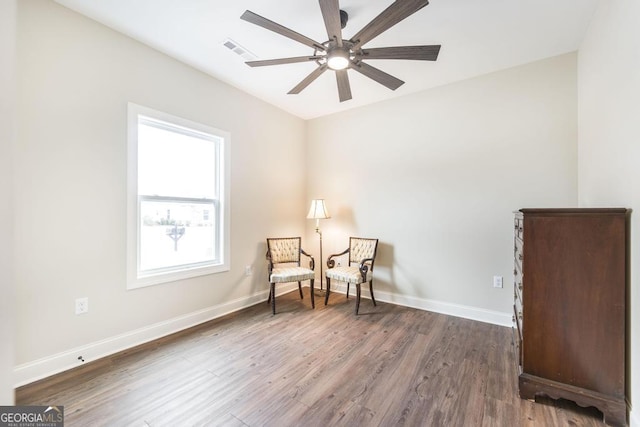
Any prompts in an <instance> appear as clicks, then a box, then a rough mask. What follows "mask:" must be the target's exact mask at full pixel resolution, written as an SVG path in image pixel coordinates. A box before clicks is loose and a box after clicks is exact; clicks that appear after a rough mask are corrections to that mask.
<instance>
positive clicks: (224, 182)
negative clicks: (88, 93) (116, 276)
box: [127, 103, 229, 289]
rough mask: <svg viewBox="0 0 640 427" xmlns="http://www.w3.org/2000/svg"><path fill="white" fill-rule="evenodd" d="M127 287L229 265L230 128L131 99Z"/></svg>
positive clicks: (144, 284) (201, 273)
mask: <svg viewBox="0 0 640 427" xmlns="http://www.w3.org/2000/svg"><path fill="white" fill-rule="evenodd" d="M128 125H129V156H128V161H129V167H128V188H129V191H128V193H129V199H128V267H127V270H128V280H127V287H128V288H130V289H131V288H138V287H142V286H148V285H154V284H158V283H164V282H170V281H175V280H179V279H184V278H188V277H195V276H200V275H204V274H211V273H216V272H220V271H227V270H229V202H228V197H229V155H228V153H229V147H228V145H229V134H228V133H226V132H222V131H220V130H217V129H214V128H211V127H209V126H206V125H202V124H198V123H194V122H191V121H188V120H185V119H181V118H179V117H174V116H171V115H169V114H166V113H162V112H159V111H155V110H152V109H150V108H146V107H142V106H139V105H135V104H132V103H130V104H129V123H128Z"/></svg>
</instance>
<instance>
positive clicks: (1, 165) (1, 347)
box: [0, 0, 16, 406]
mask: <svg viewBox="0 0 640 427" xmlns="http://www.w3.org/2000/svg"><path fill="white" fill-rule="evenodd" d="M15 31H16V2H15V0H5V1H2V2H0V58H1V60H0V63H1V64H2V66H0V152H2V153H3V154H2V155H0V200H1V202H0V236H2V237H1V238H0V293H1V295H2V296H1V297H0V343H1V344H0V406H2V405H13V363H14V354H13V353H14V345H13V340H14V318H13V315H14V298H13V295H14V294H13V291H14V285H13V262H12V253H13V251H12V243H13V240H12V237H11V236H12V233H13V224H12V223H13V197H12V193H13V188H12V186H11V181H12V174H11V168H12V166H11V155H10V154H11V151H12V150H13V142H14V139H15V123H14V120H15V86H16V85H15V77H16V76H15V63H16V60H15V41H16V33H15Z"/></svg>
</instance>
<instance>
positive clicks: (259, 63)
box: [245, 56, 322, 67]
mask: <svg viewBox="0 0 640 427" xmlns="http://www.w3.org/2000/svg"><path fill="white" fill-rule="evenodd" d="M321 58H322V56H296V57H293V58H279V59H264V60H261V61H247V62H245V64H247V65H248V66H250V67H264V66H266V65H280V64H293V63H296V62H308V61H316V60H318V59H321Z"/></svg>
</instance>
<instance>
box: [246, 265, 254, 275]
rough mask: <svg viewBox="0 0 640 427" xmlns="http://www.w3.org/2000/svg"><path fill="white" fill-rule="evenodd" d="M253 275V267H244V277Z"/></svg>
mask: <svg viewBox="0 0 640 427" xmlns="http://www.w3.org/2000/svg"><path fill="white" fill-rule="evenodd" d="M252 274H253V267H251V266H250V265H245V266H244V275H245V276H251V275H252Z"/></svg>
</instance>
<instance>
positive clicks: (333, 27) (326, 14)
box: [320, 0, 342, 47]
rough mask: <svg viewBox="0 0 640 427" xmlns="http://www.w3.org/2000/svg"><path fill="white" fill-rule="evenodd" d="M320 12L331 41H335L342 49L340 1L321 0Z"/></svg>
mask: <svg viewBox="0 0 640 427" xmlns="http://www.w3.org/2000/svg"><path fill="white" fill-rule="evenodd" d="M320 10H321V11H322V18H323V19H324V26H325V27H326V28H327V35H328V36H329V40H335V41H336V42H337V46H338V47H342V25H340V5H339V4H338V0H320Z"/></svg>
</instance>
